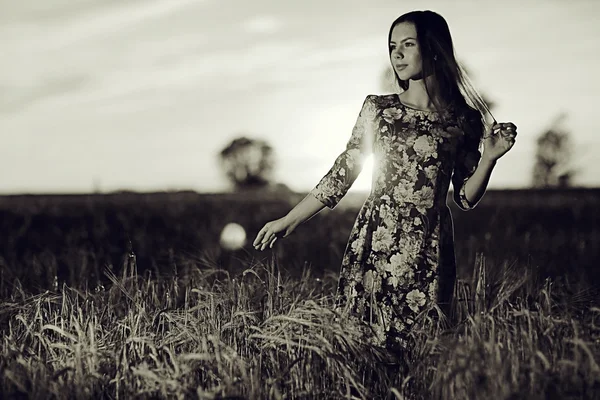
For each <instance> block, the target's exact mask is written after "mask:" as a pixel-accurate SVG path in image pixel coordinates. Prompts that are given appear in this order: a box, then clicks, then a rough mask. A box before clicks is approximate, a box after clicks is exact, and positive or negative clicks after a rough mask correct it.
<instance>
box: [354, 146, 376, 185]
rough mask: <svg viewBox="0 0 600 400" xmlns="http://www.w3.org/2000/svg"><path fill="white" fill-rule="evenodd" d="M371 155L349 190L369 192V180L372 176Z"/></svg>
mask: <svg viewBox="0 0 600 400" xmlns="http://www.w3.org/2000/svg"><path fill="white" fill-rule="evenodd" d="M373 164H374V162H373V155H369V156H367V158H365V161H364V163H363V167H362V171H361V172H360V175H359V176H358V178H356V181H354V184H353V185H352V188H351V189H350V190H352V191H356V192H364V191H369V190H371V178H372V176H373Z"/></svg>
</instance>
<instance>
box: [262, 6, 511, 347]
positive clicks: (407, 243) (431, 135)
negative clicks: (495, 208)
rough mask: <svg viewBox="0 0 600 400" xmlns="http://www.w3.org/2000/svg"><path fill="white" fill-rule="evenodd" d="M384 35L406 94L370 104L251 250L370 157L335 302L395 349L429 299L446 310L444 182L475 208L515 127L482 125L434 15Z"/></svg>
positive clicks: (306, 214)
mask: <svg viewBox="0 0 600 400" xmlns="http://www.w3.org/2000/svg"><path fill="white" fill-rule="evenodd" d="M388 39H389V56H390V61H391V63H392V66H393V68H394V71H395V76H396V81H397V83H398V85H399V86H400V87H401V88H402V89H403V91H402V92H401V93H399V94H396V93H394V94H388V95H381V96H377V95H369V96H367V97H366V99H365V101H364V103H363V106H362V110H361V112H360V114H359V116H358V119H357V121H356V124H355V126H354V128H353V130H352V135H351V137H350V140H349V141H348V144H347V146H346V150H345V151H344V152H342V153H341V154H340V155H339V157H337V159H336V160H335V163H334V165H333V167H332V168H331V169H330V170H329V172H328V173H327V174H326V175H325V176H324V177H323V178H322V179H321V181H320V182H319V183H318V184H317V185H316V187H315V188H314V189H313V190H312V191H311V192H310V194H309V195H308V196H307V197H306V198H304V199H303V200H302V201H301V202H300V203H299V204H298V205H297V206H296V207H294V208H293V209H292V210H291V211H290V212H289V213H288V214H287V215H286V216H285V217H283V218H280V219H277V220H275V221H271V222H268V223H267V224H266V225H265V226H264V227H263V228H262V229H261V230H260V232H259V233H258V235H257V237H256V239H255V241H254V246H255V247H256V248H257V249H259V250H264V249H265V248H266V247H268V246H269V247H271V248H272V247H273V244H274V243H275V241H276V240H277V238H280V237H287V236H288V235H290V233H292V232H293V231H294V229H295V228H296V227H297V226H298V225H300V224H301V223H303V222H304V221H307V220H308V219H310V218H311V217H312V216H314V215H315V214H316V213H318V212H319V211H320V210H322V209H323V208H324V207H328V208H330V209H333V208H334V207H335V206H336V205H337V203H338V202H339V201H340V200H341V198H342V197H343V196H344V195H345V194H346V192H347V191H348V189H349V188H350V186H351V185H352V183H353V182H354V180H355V179H356V178H357V176H358V174H359V172H360V170H361V166H362V162H363V160H364V158H365V157H366V156H368V155H369V154H373V156H374V172H373V177H372V189H371V193H370V195H369V196H368V198H367V199H366V201H365V203H364V205H363V206H362V208H361V210H360V212H359V214H358V217H357V218H356V222H355V224H354V226H353V228H352V231H351V233H350V238H349V241H348V245H347V246H346V251H345V253H344V257H343V262H342V266H341V272H340V278H339V283H338V289H337V293H336V307H337V308H338V310H339V311H344V312H346V313H347V315H348V316H351V317H353V318H360V319H362V320H363V321H365V322H367V323H368V324H369V325H370V327H371V328H372V332H374V335H373V338H372V339H371V341H372V342H373V343H374V344H378V345H382V346H385V347H387V348H388V349H398V350H402V349H404V348H406V345H407V339H408V332H409V331H410V328H411V325H413V324H414V322H415V318H416V316H417V315H418V314H419V313H421V312H423V311H424V310H427V309H428V307H430V306H431V305H432V304H438V305H439V306H440V308H441V309H442V311H443V312H445V313H448V311H449V305H450V302H451V299H452V293H453V288H454V282H455V277H456V265H455V255H454V237H453V225H452V217H451V214H450V209H449V207H448V206H447V205H446V196H447V193H448V189H449V186H450V182H452V185H453V187H454V196H453V198H454V201H455V202H456V204H457V205H458V207H459V208H460V209H462V210H471V209H472V208H474V207H475V206H476V205H477V204H478V202H479V201H480V199H481V197H482V196H483V194H484V192H485V189H486V187H487V184H488V181H489V178H490V175H491V173H492V170H493V168H494V166H495V164H496V161H497V160H498V159H499V158H500V157H502V156H503V155H504V154H505V153H506V152H507V151H508V150H510V149H511V148H512V146H513V145H514V143H515V136H516V134H517V132H516V126H515V125H514V124H513V123H510V122H507V123H494V124H493V125H492V126H491V127H486V126H485V124H484V121H485V119H484V118H483V114H482V112H483V109H484V107H485V104H484V103H483V101H482V100H481V99H480V98H479V97H478V96H477V94H476V92H475V91H474V90H473V89H472V88H471V87H470V85H468V83H467V82H465V77H464V75H463V74H462V73H461V69H460V67H459V65H458V63H457V61H456V59H455V56H454V47H453V44H452V38H451V36H450V31H449V29H448V25H447V23H446V21H445V20H444V18H442V17H441V16H440V15H438V14H436V13H434V12H431V11H414V12H410V13H407V14H405V15H402V16H401V17H399V18H398V19H396V20H395V21H394V23H393V24H392V26H391V28H390V31H389V35H388ZM461 90H462V92H461ZM463 92H464V93H465V94H464V95H463ZM465 96H466V97H468V98H469V99H470V100H471V103H472V104H473V106H470V105H467V101H466V98H465ZM474 107H475V108H474ZM482 141H483V144H484V148H483V151H480V143H481V142H482Z"/></svg>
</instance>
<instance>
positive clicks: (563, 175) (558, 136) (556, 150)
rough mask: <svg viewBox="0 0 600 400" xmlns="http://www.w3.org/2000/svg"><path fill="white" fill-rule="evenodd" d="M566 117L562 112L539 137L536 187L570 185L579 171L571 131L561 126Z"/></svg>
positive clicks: (534, 171) (536, 158) (535, 168)
mask: <svg viewBox="0 0 600 400" xmlns="http://www.w3.org/2000/svg"><path fill="white" fill-rule="evenodd" d="M565 118H566V114H565V113H561V114H560V115H559V116H558V117H557V118H556V119H555V120H554V121H553V123H552V124H551V126H550V129H548V130H547V131H545V132H543V133H542V134H541V135H540V136H539V137H538V139H537V150H536V154H535V164H534V166H533V176H532V181H533V182H532V183H533V186H534V187H538V188H547V187H569V186H572V184H573V178H574V176H575V175H576V173H577V170H576V169H575V167H574V165H573V162H572V143H571V135H570V133H569V132H568V131H567V130H566V129H564V128H561V127H560V124H561V123H562V122H563V121H564V119H565Z"/></svg>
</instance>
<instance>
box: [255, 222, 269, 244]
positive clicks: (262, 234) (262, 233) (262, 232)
mask: <svg viewBox="0 0 600 400" xmlns="http://www.w3.org/2000/svg"><path fill="white" fill-rule="evenodd" d="M268 231H269V225H265V226H263V227H262V229H261V230H260V232H258V235H256V239H254V243H253V245H254V246H256V245H258V244H259V243H260V242H262V241H263V239H264V237H265V235H266V234H267V232H268Z"/></svg>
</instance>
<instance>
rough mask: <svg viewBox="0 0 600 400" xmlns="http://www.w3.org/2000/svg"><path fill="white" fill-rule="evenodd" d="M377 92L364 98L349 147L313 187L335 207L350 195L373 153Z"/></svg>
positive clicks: (323, 201)
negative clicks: (367, 159)
mask: <svg viewBox="0 0 600 400" xmlns="http://www.w3.org/2000/svg"><path fill="white" fill-rule="evenodd" d="M376 97H377V96H375V95H368V96H367V97H366V99H365V101H364V102H363V105H362V108H361V110H360V113H359V114H358V118H357V119H356V123H355V124H354V128H353V129H352V135H351V136H350V139H349V140H348V143H347V144H346V149H345V150H344V151H343V152H342V153H341V154H340V155H339V156H338V157H337V158H336V160H335V162H334V163H333V166H332V167H331V169H330V170H329V171H328V172H327V173H326V174H325V176H324V177H323V178H322V179H321V180H320V181H319V183H318V184H317V185H316V186H315V188H314V189H313V190H311V191H310V194H312V195H313V196H314V197H315V198H316V199H317V200H319V201H320V202H321V203H323V204H324V205H325V206H327V207H328V208H329V209H334V208H335V206H336V205H337V204H338V203H339V202H340V200H341V199H342V198H343V197H344V196H345V195H346V193H347V192H348V190H349V189H350V187H351V186H352V184H353V183H354V181H355V180H356V178H357V177H358V175H359V174H360V172H361V170H362V168H363V164H364V161H365V158H366V157H367V156H368V155H370V154H371V152H372V150H373V149H372V145H373V140H374V136H375V127H374V120H375V114H376V111H377V106H376V104H375V98H376Z"/></svg>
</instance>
